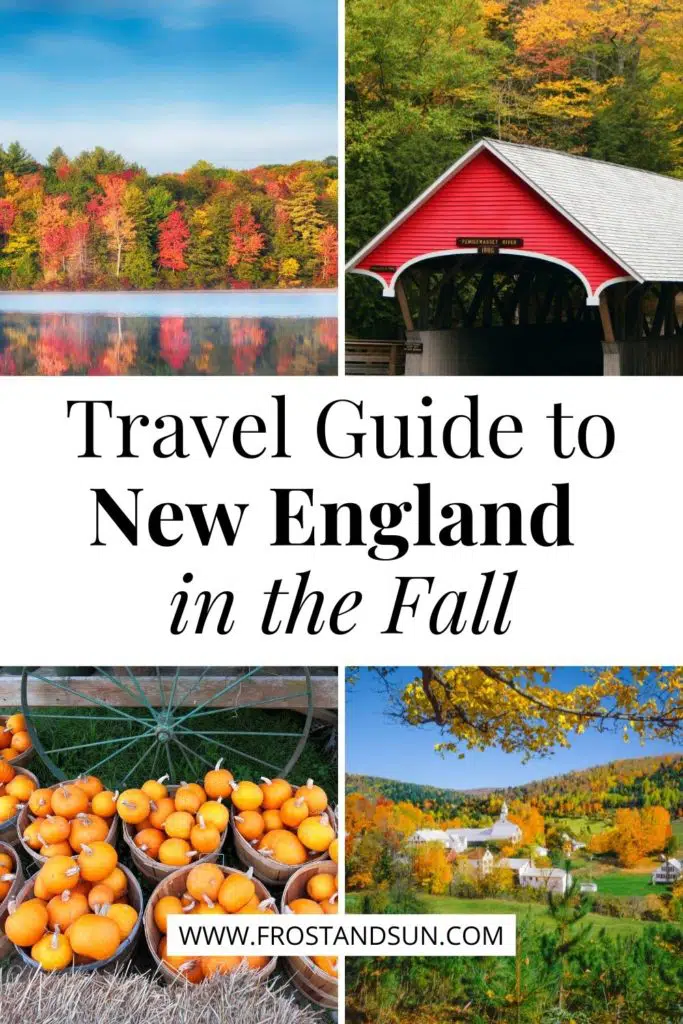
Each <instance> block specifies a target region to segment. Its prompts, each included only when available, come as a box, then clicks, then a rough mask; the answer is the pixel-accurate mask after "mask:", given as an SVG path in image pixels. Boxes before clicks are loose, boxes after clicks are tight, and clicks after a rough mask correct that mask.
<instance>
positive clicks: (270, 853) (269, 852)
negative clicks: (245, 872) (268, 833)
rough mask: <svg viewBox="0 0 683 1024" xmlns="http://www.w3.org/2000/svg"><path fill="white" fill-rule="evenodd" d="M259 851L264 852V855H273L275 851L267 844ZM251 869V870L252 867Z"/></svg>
mask: <svg viewBox="0 0 683 1024" xmlns="http://www.w3.org/2000/svg"><path fill="white" fill-rule="evenodd" d="M259 853H260V854H262V855H263V856H264V857H272V856H273V851H272V850H270V849H269V848H268V847H267V846H264V847H263V849H262V850H259ZM249 870H250V871H251V868H250V869H249Z"/></svg>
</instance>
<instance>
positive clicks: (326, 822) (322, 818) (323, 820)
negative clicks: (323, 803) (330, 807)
mask: <svg viewBox="0 0 683 1024" xmlns="http://www.w3.org/2000/svg"><path fill="white" fill-rule="evenodd" d="M319 821H320V824H321V825H329V823H330V819H329V818H328V816H327V815H326V814H321V815H320V818H319Z"/></svg>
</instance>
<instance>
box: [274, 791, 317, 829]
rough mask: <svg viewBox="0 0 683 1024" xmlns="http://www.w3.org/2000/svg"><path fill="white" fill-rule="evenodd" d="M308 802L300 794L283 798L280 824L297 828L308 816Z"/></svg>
mask: <svg viewBox="0 0 683 1024" xmlns="http://www.w3.org/2000/svg"><path fill="white" fill-rule="evenodd" d="M309 813H310V812H309V810H308V804H307V803H306V801H305V800H304V798H303V797H302V796H293V797H290V799H289V800H285V802H284V803H283V805H282V807H281V808H280V817H281V818H282V824H283V825H285V826H286V827H287V828H298V827H299V825H300V824H301V822H302V821H305V820H306V818H308V816H309Z"/></svg>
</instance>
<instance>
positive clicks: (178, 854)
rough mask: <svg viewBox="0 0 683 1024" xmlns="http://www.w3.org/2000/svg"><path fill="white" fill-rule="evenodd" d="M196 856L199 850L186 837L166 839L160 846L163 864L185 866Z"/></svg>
mask: <svg viewBox="0 0 683 1024" xmlns="http://www.w3.org/2000/svg"><path fill="white" fill-rule="evenodd" d="M196 856H197V851H196V850H193V849H192V848H191V847H190V844H189V843H188V842H187V840H185V839H175V838H174V839H165V840H164V842H163V843H162V844H161V846H160V847H159V860H160V862H161V863H162V864H171V865H174V866H175V867H185V866H186V865H187V864H189V863H190V861H191V860H192V858H193V857H196Z"/></svg>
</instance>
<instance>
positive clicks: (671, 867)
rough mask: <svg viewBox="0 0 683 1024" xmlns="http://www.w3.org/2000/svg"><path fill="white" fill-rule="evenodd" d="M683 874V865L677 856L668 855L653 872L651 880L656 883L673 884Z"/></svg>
mask: <svg viewBox="0 0 683 1024" xmlns="http://www.w3.org/2000/svg"><path fill="white" fill-rule="evenodd" d="M681 875H683V865H681V862H680V860H677V859H676V858H675V857H667V858H666V860H663V861H662V863H661V864H660V865H659V866H658V867H657V868H655V870H654V871H653V872H652V879H651V881H652V882H653V884H655V885H673V883H674V882H677V881H678V879H679V878H680V877H681Z"/></svg>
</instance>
